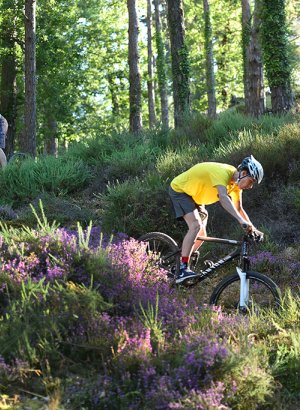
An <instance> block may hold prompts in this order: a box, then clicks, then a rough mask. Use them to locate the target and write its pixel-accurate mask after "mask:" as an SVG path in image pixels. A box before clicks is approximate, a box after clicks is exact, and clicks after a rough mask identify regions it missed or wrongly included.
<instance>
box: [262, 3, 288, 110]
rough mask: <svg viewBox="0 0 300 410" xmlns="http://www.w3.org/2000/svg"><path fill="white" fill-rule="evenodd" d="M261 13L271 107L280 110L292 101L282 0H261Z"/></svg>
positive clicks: (264, 57) (264, 56)
mask: <svg viewBox="0 0 300 410" xmlns="http://www.w3.org/2000/svg"><path fill="white" fill-rule="evenodd" d="M260 16H261V41H262V49H263V59H264V64H265V68H266V75H267V78H268V82H269V86H270V90H271V103H272V111H273V113H274V114H282V113H286V112H287V111H289V110H290V109H291V108H292V105H293V94H292V90H291V71H292V69H291V63H290V59H289V53H288V39H287V35H286V31H287V29H286V14H285V0H272V2H270V1H269V0H260Z"/></svg>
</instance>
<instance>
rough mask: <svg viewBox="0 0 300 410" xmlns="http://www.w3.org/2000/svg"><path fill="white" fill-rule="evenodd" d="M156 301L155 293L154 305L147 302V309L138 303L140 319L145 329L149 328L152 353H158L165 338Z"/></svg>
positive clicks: (157, 296) (157, 297) (157, 298)
mask: <svg viewBox="0 0 300 410" xmlns="http://www.w3.org/2000/svg"><path fill="white" fill-rule="evenodd" d="M158 301H159V295H158V294H157V295H156V303H155V306H153V305H150V304H149V303H148V307H147V310H145V309H144V308H143V306H142V305H141V304H140V308H141V312H142V314H141V316H140V319H141V322H142V323H143V325H144V327H145V329H150V343H151V346H152V350H153V352H154V353H159V350H160V348H162V347H163V343H164V340H165V337H164V332H163V324H162V321H161V319H158Z"/></svg>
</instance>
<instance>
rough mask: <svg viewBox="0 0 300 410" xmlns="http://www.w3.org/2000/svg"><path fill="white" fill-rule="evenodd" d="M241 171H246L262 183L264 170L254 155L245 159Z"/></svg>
mask: <svg viewBox="0 0 300 410" xmlns="http://www.w3.org/2000/svg"><path fill="white" fill-rule="evenodd" d="M238 170H239V171H243V170H246V171H248V172H249V175H250V176H251V177H252V178H254V179H255V180H256V181H257V183H258V184H260V183H261V181H262V179H263V177H264V170H263V167H262V165H261V163H260V162H258V161H257V160H256V159H255V158H254V156H253V155H251V156H250V157H246V158H244V159H243V161H242V163H241V164H240V165H239V166H238Z"/></svg>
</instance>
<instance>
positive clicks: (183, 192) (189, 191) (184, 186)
mask: <svg viewBox="0 0 300 410" xmlns="http://www.w3.org/2000/svg"><path fill="white" fill-rule="evenodd" d="M263 176H264V171H263V167H262V165H261V164H260V163H259V162H258V161H257V160H256V159H255V158H254V157H253V156H252V155H251V156H250V157H246V158H244V159H243V161H242V162H241V164H240V165H239V166H238V167H237V168H235V167H234V166H232V165H228V164H222V163H218V162H202V163H199V164H196V165H194V166H193V167H191V168H190V169H188V170H187V171H185V172H183V173H182V174H180V175H178V176H177V177H175V178H174V179H173V181H172V182H171V186H170V188H169V195H170V197H171V200H172V203H173V206H174V210H175V214H176V218H177V219H182V218H183V219H184V220H185V222H186V223H187V225H188V232H187V234H186V235H185V237H184V239H183V243H182V250H181V262H180V273H179V275H178V277H177V279H176V283H181V282H183V281H184V280H186V279H189V278H193V277H194V276H195V275H197V274H196V273H195V272H193V271H192V270H191V269H190V268H189V261H190V258H191V255H192V254H195V253H196V254H197V252H198V249H199V247H200V246H201V245H202V243H203V241H201V240H199V239H197V237H198V236H207V233H206V226H207V218H208V213H207V211H206V209H205V205H210V204H213V203H215V202H218V201H219V202H220V204H221V205H222V207H223V208H224V209H225V211H227V212H228V213H229V214H230V215H232V216H233V217H234V218H235V219H236V220H237V221H238V222H239V223H240V225H241V226H242V227H243V229H246V230H247V232H254V233H256V234H257V235H258V236H262V235H263V234H262V232H259V231H258V230H257V229H256V228H255V227H254V226H253V224H252V222H251V221H250V218H249V216H248V215H247V213H246V212H245V210H244V208H243V206H242V192H243V190H244V189H251V188H252V187H253V185H254V184H255V183H258V184H259V183H260V182H261V181H262V179H263Z"/></svg>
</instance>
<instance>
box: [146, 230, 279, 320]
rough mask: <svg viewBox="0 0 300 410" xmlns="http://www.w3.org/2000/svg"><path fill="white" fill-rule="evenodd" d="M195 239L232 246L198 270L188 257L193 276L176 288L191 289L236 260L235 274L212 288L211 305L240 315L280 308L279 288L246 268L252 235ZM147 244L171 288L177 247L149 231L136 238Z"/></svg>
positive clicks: (177, 269) (178, 259)
mask: <svg viewBox="0 0 300 410" xmlns="http://www.w3.org/2000/svg"><path fill="white" fill-rule="evenodd" d="M197 239H199V240H201V241H204V242H210V243H216V244H217V243H218V244H221V245H222V246H223V245H231V246H235V248H234V250H233V251H232V252H230V253H228V254H226V255H225V256H223V257H222V258H220V259H218V260H216V261H204V262H203V265H204V266H202V267H201V268H200V270H199V269H198V265H197V258H195V257H194V258H193V257H192V258H191V263H190V267H191V269H192V270H193V271H194V272H196V273H197V275H196V276H195V277H193V278H192V279H186V280H185V281H184V282H182V284H180V285H176V286H185V287H190V286H195V285H196V284H197V283H199V282H201V281H203V280H204V279H206V278H208V277H210V276H211V275H212V274H213V273H214V272H215V270H217V269H219V268H222V267H223V266H224V265H226V264H228V263H230V262H232V261H233V260H234V259H238V263H237V266H236V268H235V270H236V272H235V273H233V274H231V275H230V276H226V277H225V278H224V279H223V280H221V282H220V283H218V284H217V286H216V287H215V288H214V290H213V292H212V294H211V297H210V301H209V302H210V304H211V305H219V306H222V308H223V309H225V310H239V311H240V312H241V313H246V312H249V311H253V310H254V311H256V312H257V311H260V310H262V309H266V308H274V309H275V308H278V307H279V306H280V289H279V288H278V286H277V285H276V283H275V282H274V281H273V280H272V279H270V278H269V277H268V276H266V275H265V274H262V273H259V272H253V271H252V270H251V267H250V258H249V252H250V248H251V245H252V244H254V243H255V242H256V241H257V238H255V237H254V235H252V234H244V235H243V237H242V239H241V240H240V241H238V240H233V239H223V238H213V237H202V236H199V237H198V238H197ZM139 241H142V242H145V243H146V244H147V247H146V250H147V253H149V254H151V255H154V258H155V260H156V263H157V265H158V266H159V267H160V268H163V269H164V270H166V271H167V275H168V277H169V278H170V282H171V284H172V285H175V284H176V282H175V281H176V277H177V275H178V273H179V269H180V254H181V251H180V248H179V246H178V244H177V243H176V241H175V240H174V239H172V238H171V237H170V236H168V235H166V234H165V233H162V232H150V233H147V234H145V235H143V236H142V237H140V238H139Z"/></svg>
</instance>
